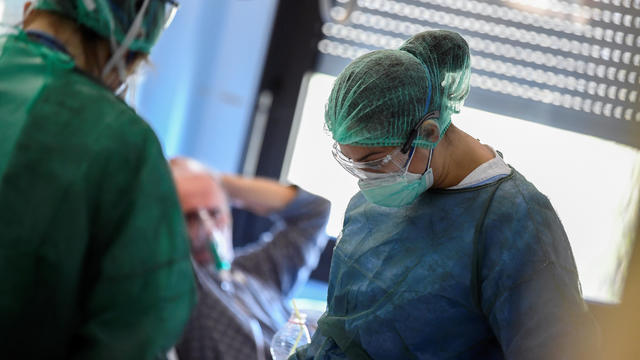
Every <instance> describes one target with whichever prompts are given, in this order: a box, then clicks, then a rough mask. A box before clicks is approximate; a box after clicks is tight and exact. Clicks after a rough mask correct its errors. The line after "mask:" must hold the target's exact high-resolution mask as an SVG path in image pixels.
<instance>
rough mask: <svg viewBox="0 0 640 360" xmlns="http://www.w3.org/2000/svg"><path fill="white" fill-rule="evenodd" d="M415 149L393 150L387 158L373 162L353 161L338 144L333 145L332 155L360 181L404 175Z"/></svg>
mask: <svg viewBox="0 0 640 360" xmlns="http://www.w3.org/2000/svg"><path fill="white" fill-rule="evenodd" d="M413 151H414V148H413V147H411V149H410V151H408V152H406V153H402V151H400V148H396V149H393V150H392V151H391V152H390V153H388V154H386V155H385V156H383V157H381V158H379V159H375V160H371V161H361V162H360V161H353V160H351V159H350V158H349V157H347V156H346V155H344V154H343V153H342V151H341V150H340V145H339V144H338V143H334V144H333V149H332V151H331V152H332V154H333V157H334V158H335V159H336V161H337V162H338V164H340V166H342V167H343V168H344V169H345V170H346V171H347V172H349V173H350V174H351V175H353V176H355V177H357V178H358V179H361V180H364V179H373V178H379V177H384V176H386V175H388V174H395V173H403V172H405V171H406V170H407V168H408V166H409V161H410V160H411V157H412V155H413Z"/></svg>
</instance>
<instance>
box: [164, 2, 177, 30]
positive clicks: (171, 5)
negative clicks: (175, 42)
mask: <svg viewBox="0 0 640 360" xmlns="http://www.w3.org/2000/svg"><path fill="white" fill-rule="evenodd" d="M163 1H164V28H165V29H166V28H168V27H169V25H171V23H172V22H173V19H174V18H175V17H176V12H177V11H178V8H179V7H180V4H179V3H178V2H177V1H176V0H163Z"/></svg>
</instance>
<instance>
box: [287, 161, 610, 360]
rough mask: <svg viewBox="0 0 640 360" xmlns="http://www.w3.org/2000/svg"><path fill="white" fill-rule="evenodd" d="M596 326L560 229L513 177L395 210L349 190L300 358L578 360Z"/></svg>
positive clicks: (544, 204) (532, 191) (590, 345)
mask: <svg viewBox="0 0 640 360" xmlns="http://www.w3.org/2000/svg"><path fill="white" fill-rule="evenodd" d="M597 342H598V329H597V326H596V325H595V322H594V320H593V318H592V317H591V315H590V314H589V312H588V311H587V309H586V306H585V303H584V301H583V299H582V296H581V290H580V284H579V281H578V274H577V271H576V265H575V262H574V259H573V255H572V253H571V248H570V246H569V242H568V240H567V236H566V234H565V231H564V229H563V227H562V224H561V223H560V220H559V219H558V216H557V215H556V213H555V211H554V210H553V208H552V206H551V204H550V203H549V201H548V199H547V198H546V197H545V196H544V195H543V194H541V193H540V192H539V191H538V190H536V188H535V187H534V186H533V185H532V184H531V183H529V182H528V181H527V180H526V179H525V178H524V177H523V176H522V175H520V174H519V173H518V172H516V171H515V170H513V171H512V173H511V175H509V176H507V177H505V178H503V179H501V180H499V181H496V182H494V183H491V184H486V185H482V186H478V187H473V188H468V189H463V190H431V191H428V192H425V193H424V194H423V195H422V196H421V197H420V198H419V199H418V200H417V201H416V202H415V203H414V204H412V205H410V206H408V207H404V208H384V207H379V206H376V205H373V204H371V203H369V202H367V201H366V200H365V198H364V197H363V196H362V195H361V194H357V195H355V196H354V198H353V199H352V200H351V202H350V204H349V207H348V209H347V212H346V216H345V221H344V228H343V232H342V235H341V237H340V238H339V242H338V244H337V245H336V247H335V250H334V255H333V260H332V264H331V275H330V280H329V293H328V308H327V312H326V313H325V314H324V315H323V317H322V318H321V319H320V321H319V327H318V331H317V332H316V334H315V335H314V337H313V339H312V342H311V344H310V345H309V346H307V347H305V348H302V349H301V350H299V351H298V353H297V354H296V356H295V357H296V358H298V359H341V358H347V357H348V358H350V359H368V358H373V359H586V358H587V357H588V356H590V355H591V354H593V350H594V346H595V344H597Z"/></svg>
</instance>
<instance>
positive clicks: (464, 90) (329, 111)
mask: <svg viewBox="0 0 640 360" xmlns="http://www.w3.org/2000/svg"><path fill="white" fill-rule="evenodd" d="M469 78H470V64H469V46H468V45H467V42H466V41H465V40H464V39H463V38H462V37H461V36H460V35H459V34H457V33H455V32H451V31H444V30H436V31H425V32H422V33H419V34H417V35H414V36H413V37H411V38H410V39H409V40H407V41H406V42H405V43H404V44H403V45H402V46H401V47H400V49H399V50H377V51H373V52H370V53H368V54H365V55H362V56H361V57H359V58H357V59H356V60H354V61H353V62H352V63H351V64H349V65H348V66H347V67H346V68H345V69H344V71H342V73H341V74H340V75H339V76H338V78H337V79H336V81H335V83H334V85H333V89H332V91H331V95H330V96H329V102H328V104H327V108H326V112H325V122H326V125H327V128H328V129H329V131H331V133H332V135H333V139H334V140H335V141H337V142H338V143H340V144H353V145H360V146H400V145H402V144H404V142H405V141H406V140H407V137H408V136H409V133H410V132H411V129H413V128H414V127H415V126H416V125H417V124H418V122H419V121H420V120H421V119H422V117H423V116H424V115H425V114H427V113H429V112H432V111H440V117H439V118H438V119H436V123H437V124H438V126H439V128H440V138H441V137H442V136H443V135H444V133H445V132H446V131H447V129H448V128H449V125H450V124H451V114H452V113H458V112H459V111H460V108H461V106H462V104H463V102H464V100H465V98H466V97H467V94H468V93H469ZM429 94H430V97H429ZM428 97H429V98H428ZM415 144H416V145H417V146H421V147H427V148H430V147H434V146H435V145H436V144H437V142H431V141H428V140H427V137H426V134H425V135H424V136H423V134H418V137H417V139H416V141H415Z"/></svg>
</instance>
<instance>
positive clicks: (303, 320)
mask: <svg viewBox="0 0 640 360" xmlns="http://www.w3.org/2000/svg"><path fill="white" fill-rule="evenodd" d="M309 342H311V337H310V336H309V329H308V328H307V314H303V313H299V312H294V313H293V314H291V317H290V318H289V321H287V323H286V324H285V325H284V326H283V327H282V328H281V329H280V330H278V332H276V334H275V335H274V336H273V339H272V340H271V349H270V350H271V357H273V360H286V359H288V358H289V356H290V355H292V354H293V353H294V352H295V350H296V348H298V347H300V346H302V345H305V344H308V343H309Z"/></svg>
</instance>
